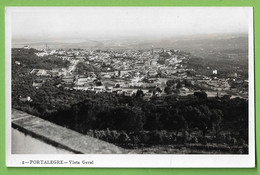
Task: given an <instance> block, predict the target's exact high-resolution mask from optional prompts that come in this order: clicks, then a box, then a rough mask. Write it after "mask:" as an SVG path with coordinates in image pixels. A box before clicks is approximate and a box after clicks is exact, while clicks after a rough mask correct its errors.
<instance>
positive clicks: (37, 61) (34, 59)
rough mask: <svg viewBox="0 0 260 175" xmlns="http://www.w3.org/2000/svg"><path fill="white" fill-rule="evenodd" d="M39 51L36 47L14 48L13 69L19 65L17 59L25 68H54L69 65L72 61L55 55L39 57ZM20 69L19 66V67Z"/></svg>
mask: <svg viewBox="0 0 260 175" xmlns="http://www.w3.org/2000/svg"><path fill="white" fill-rule="evenodd" d="M37 52H38V51H37V50H35V49H23V48H13V49H12V66H14V67H13V69H14V70H15V68H17V67H18V65H17V64H15V61H18V62H19V63H20V64H21V65H20V66H23V67H25V68H30V69H34V68H35V69H47V70H49V69H52V68H62V67H68V66H69V64H70V62H69V61H66V60H62V59H60V58H57V57H55V56H51V55H50V56H44V57H38V56H37V55H36V54H35V53H37ZM18 69H19V68H18Z"/></svg>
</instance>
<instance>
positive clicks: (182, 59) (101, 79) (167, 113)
mask: <svg viewBox="0 0 260 175" xmlns="http://www.w3.org/2000/svg"><path fill="white" fill-rule="evenodd" d="M5 19H6V21H5V25H6V26H5V27H6V99H7V100H6V140H7V143H6V157H7V166H27V167H28V166H42V167H46V166H54V167H56V166H58V167H59V166H60V167H254V166H255V138H254V125H255V123H254V108H255V107H254V55H253V51H254V46H253V37H254V35H253V9H252V8H250V7H6V16H5Z"/></svg>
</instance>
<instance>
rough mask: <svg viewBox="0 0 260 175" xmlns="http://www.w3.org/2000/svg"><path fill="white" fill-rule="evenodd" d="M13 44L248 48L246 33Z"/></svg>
mask: <svg viewBox="0 0 260 175" xmlns="http://www.w3.org/2000/svg"><path fill="white" fill-rule="evenodd" d="M12 43H13V44H12V47H13V48H18V47H23V46H25V45H29V46H30V47H33V48H37V49H40V48H45V45H46V44H47V45H48V48H50V49H69V48H85V49H101V50H106V49H109V50H128V49H140V50H141V49H151V48H152V47H154V48H165V49H181V50H184V51H187V52H190V53H192V54H195V55H198V56H203V55H201V53H204V52H205V51H206V50H207V51H214V50H217V51H218V50H243V51H247V50H248V36H247V35H246V34H207V35H194V36H193V35H192V36H179V37H169V38H145V39H144V38H131V39H130V38H121V39H114V40H112V39H110V40H84V41H78V42H77V41H74V42H71V41H68V42H67V41H66V42H64V41H62V42H32V41H27V42H26V41H22V40H13V41H12Z"/></svg>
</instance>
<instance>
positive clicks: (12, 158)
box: [5, 7, 255, 168]
mask: <svg viewBox="0 0 260 175" xmlns="http://www.w3.org/2000/svg"><path fill="white" fill-rule="evenodd" d="M30 8H49V7H6V13H5V15H6V16H5V43H6V44H5V47H6V48H5V51H6V59H5V63H6V65H5V66H6V68H5V70H6V74H5V77H6V87H5V88H6V166H8V167H118V168H121V167H138V168H139V167H140V168H144V167H150V168H158V167H160V168H163V167H165V168H168V167H169V168H188V167H190V168H201V167H204V168H213V167H214V168H217V167H222V168H228V167H230V168H243V167H244V168H253V167H255V119H254V117H255V98H254V87H255V86H254V34H253V8H252V7H232V8H244V9H245V10H247V11H248V14H249V24H248V25H249V58H248V61H249V154H248V155H231V154H229V155H202V154H198V155H180V154H177V155H176V154H173V155H165V154H155V155H147V154H146V155H135V154H134V155H133V154H132V155H126V154H83V155H81V154H75V155H59V154H39V155H37V154H32V155H31V154H12V153H11V147H12V146H11V145H12V144H11V15H12V13H13V12H15V11H16V10H27V9H30ZM52 8H147V7H52ZM151 8H156V7H151ZM164 8H180V7H164ZM181 8H198V7H181ZM199 8H202V7H199ZM204 8H209V7H204ZM211 8H212V7H211ZM215 8H225V7H215ZM229 8H230V7H229ZM36 160H38V163H39V160H40V161H41V160H42V162H44V161H48V162H50V161H53V162H56V163H57V162H58V161H57V160H59V161H63V162H68V163H63V164H38V163H37V161H36ZM70 160H71V161H79V162H80V164H70V163H69V162H70ZM86 161H93V162H94V163H93V164H84V162H86ZM27 162H29V163H27ZM53 162H52V163H53ZM45 163H46V162H45ZM74 163H75V162H74Z"/></svg>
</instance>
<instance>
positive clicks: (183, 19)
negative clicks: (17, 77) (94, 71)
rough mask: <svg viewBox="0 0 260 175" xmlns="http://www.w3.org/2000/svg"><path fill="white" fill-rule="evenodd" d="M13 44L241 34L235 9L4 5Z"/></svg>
mask: <svg viewBox="0 0 260 175" xmlns="http://www.w3.org/2000/svg"><path fill="white" fill-rule="evenodd" d="M6 14H7V16H8V15H10V16H8V17H7V20H9V19H10V21H11V22H10V24H11V31H12V32H11V35H12V40H13V41H19V40H26V41H35V42H36V41H43V42H45V41H84V40H106V39H113V38H114V39H115V38H116V39H120V38H124V37H128V38H131V37H132V38H136V37H138V38H142V37H143V38H145V37H147V38H148V37H167V36H178V35H197V34H211V33H214V34H215V33H247V32H248V26H249V16H250V8H241V7H224V8H222V7H204V8H203V7H200V8H194V7H193V8H192V7H175V8H174V7H23V8H22V7H9V8H7V9H6Z"/></svg>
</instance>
